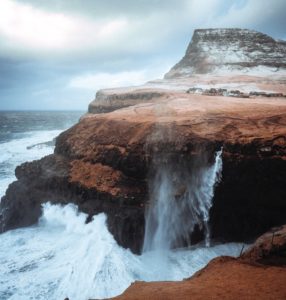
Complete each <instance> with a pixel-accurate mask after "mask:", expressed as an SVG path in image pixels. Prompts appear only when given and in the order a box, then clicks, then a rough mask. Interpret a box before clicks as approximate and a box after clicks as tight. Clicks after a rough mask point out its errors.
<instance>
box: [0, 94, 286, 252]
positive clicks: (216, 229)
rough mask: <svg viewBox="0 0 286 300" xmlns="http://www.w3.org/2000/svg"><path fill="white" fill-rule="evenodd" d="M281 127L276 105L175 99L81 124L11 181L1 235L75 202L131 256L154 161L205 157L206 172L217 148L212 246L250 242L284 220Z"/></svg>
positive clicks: (285, 121) (285, 166)
mask: <svg viewBox="0 0 286 300" xmlns="http://www.w3.org/2000/svg"><path fill="white" fill-rule="evenodd" d="M285 125H286V102H285V101H284V100H279V99H265V98H255V99H247V101H241V100H240V99H236V98H228V97H214V96H202V95H190V94H187V93H180V92H174V91H173V92H172V93H170V94H169V96H168V98H164V99H161V98H159V99H157V100H156V101H153V102H152V103H148V104H138V105H135V106H130V107H128V108H124V109H121V110H117V111H114V112H112V113H108V114H97V115H96V114H95V115H88V116H86V117H85V118H83V119H82V120H81V121H80V122H79V123H78V124H77V125H75V126H74V127H72V128H71V129H69V130H67V131H66V132H64V133H63V134H61V135H60V136H59V137H58V139H57V143H56V149H55V154H54V155H51V156H48V157H45V158H43V159H41V160H40V161H35V162H31V163H26V164H24V165H22V166H20V167H18V168H17V169H16V175H17V178H18V181H17V182H14V183H13V184H12V185H10V187H9V189H8V190H7V193H6V196H5V197H4V198H3V200H2V202H1V207H2V209H5V214H3V215H2V222H1V224H2V228H3V230H7V229H11V228H15V227H18V226H26V225H30V224H33V223H34V222H36V221H37V218H38V216H39V215H40V205H41V203H43V202H46V201H51V202H55V203H68V202H73V203H76V204H77V205H78V206H79V208H80V209H81V210H82V211H84V212H86V213H88V215H89V216H92V215H94V214H96V213H98V212H102V211H103V212H105V213H107V215H108V225H109V228H110V230H111V232H112V233H113V234H114V236H115V238H116V239H117V241H118V242H119V243H120V244H121V245H123V246H125V247H130V248H131V249H132V250H133V251H135V252H139V251H140V249H141V246H142V241H143V236H144V210H145V205H146V203H148V200H149V199H148V180H152V169H153V168H154V167H156V166H157V165H156V164H157V163H158V161H157V162H156V161H154V159H153V158H154V157H156V158H157V160H158V159H159V163H162V162H160V157H164V159H167V161H166V162H164V163H167V164H178V163H180V164H181V165H188V164H190V163H191V162H192V159H193V158H194V157H195V156H197V155H199V153H200V151H204V152H205V153H207V155H208V156H209V157H210V158H209V159H210V163H211V161H212V159H213V154H214V152H215V151H216V150H218V149H220V148H221V147H223V166H224V167H223V180H222V182H221V184H220V185H219V186H218V187H217V189H216V193H215V198H214V206H213V208H212V210H211V227H212V236H213V238H219V239H223V240H227V241H242V240H243V241H245V240H248V239H251V238H253V237H255V236H256V235H258V234H259V233H261V232H263V231H265V230H267V229H268V228H269V227H271V226H274V225H279V224H282V223H283V222H285V220H286V213H285V211H286V209H285V208H286V202H285V197H286V191H285V179H284V178H286V177H285V176H286V160H285V157H286V140H285V136H286V129H285V128H286V127H285ZM158 153H159V154H160V155H158ZM155 154H156V155H155ZM163 154H164V155H163ZM269 199H271V200H269ZM226 224H227V225H226Z"/></svg>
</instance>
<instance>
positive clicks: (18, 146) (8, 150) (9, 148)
mask: <svg viewBox="0 0 286 300" xmlns="http://www.w3.org/2000/svg"><path fill="white" fill-rule="evenodd" d="M61 132H62V131H61V130H49V131H31V132H27V133H24V134H23V133H22V134H21V135H20V137H18V138H15V139H13V140H10V141H8V142H4V143H0V164H2V166H3V167H2V172H5V174H0V175H1V176H0V199H1V197H2V196H3V195H4V194H5V191H6V189H7V187H8V185H9V184H10V183H11V182H12V181H14V180H16V178H15V175H14V170H15V168H16V167H17V166H18V165H20V164H22V163H24V162H26V161H32V160H34V159H39V158H41V157H43V156H45V155H48V154H51V153H52V152H53V149H54V147H52V146H50V145H46V144H42V143H45V142H50V141H52V140H53V139H54V138H55V137H56V136H58V135H59V134H60V133H61ZM34 145H35V146H34ZM31 146H34V147H32V148H30V147H31ZM27 147H28V148H30V149H28V148H27ZM0 171H1V170H0Z"/></svg>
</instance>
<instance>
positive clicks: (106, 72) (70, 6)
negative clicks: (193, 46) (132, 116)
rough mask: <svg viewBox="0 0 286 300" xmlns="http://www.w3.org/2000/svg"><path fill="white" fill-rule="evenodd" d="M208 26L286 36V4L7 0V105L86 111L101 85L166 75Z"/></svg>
mask: <svg viewBox="0 0 286 300" xmlns="http://www.w3.org/2000/svg"><path fill="white" fill-rule="evenodd" d="M208 27H242V28H249V29H255V30H258V31H262V32H264V33H267V34H269V35H272V36H273V37H275V38H282V39H283V38H284V39H285V38H286V32H285V28H286V1H285V0H272V1H264V0H229V1H225V0H148V1H144V0H138V1H134V0H121V1H118V0H106V1H101V0H85V1H84V2H83V1H81V0H70V1H66V0H50V1H46V0H1V1H0V70H1V74H2V76H1V77H0V109H14V108H17V109H31V108H34V109H49V108H50V109H65V107H66V105H67V103H69V108H74V109H85V108H86V107H87V103H88V102H89V101H90V100H91V99H92V97H93V96H94V94H95V92H96V90H97V89H98V88H104V87H112V86H113V85H125V84H126V85H132V84H139V83H141V82H142V81H146V80H148V79H153V78H155V77H162V76H163V74H164V73H165V72H167V71H168V69H169V68H170V67H171V65H173V64H175V63H176V62H177V61H178V60H179V59H180V58H181V57H182V55H183V54H184V51H185V49H186V47H187V44H188V42H189V41H190V39H191V35H192V31H193V30H194V29H195V28H208ZM19 95H21V97H19Z"/></svg>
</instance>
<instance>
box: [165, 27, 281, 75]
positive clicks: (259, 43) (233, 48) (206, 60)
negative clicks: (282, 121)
mask: <svg viewBox="0 0 286 300" xmlns="http://www.w3.org/2000/svg"><path fill="white" fill-rule="evenodd" d="M232 71H233V72H235V73H252V74H256V75H258V74H261V73H277V72H278V73H281V72H282V73H286V42H285V41H276V40H274V39H273V38H271V37H270V36H268V35H266V34H263V33H259V32H257V31H253V30H247V29H233V28H232V29H197V30H195V31H194V35H193V38H192V40H191V43H190V44H189V47H188V49H187V51H186V54H185V56H184V57H183V58H182V60H181V61H180V62H179V63H177V64H176V65H175V66H174V67H173V68H172V69H171V70H170V71H169V72H168V73H167V74H166V75H165V78H174V77H185V76H190V75H192V74H205V73H224V72H226V73H229V72H232Z"/></svg>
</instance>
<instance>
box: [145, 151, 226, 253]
mask: <svg viewBox="0 0 286 300" xmlns="http://www.w3.org/2000/svg"><path fill="white" fill-rule="evenodd" d="M221 154H222V150H220V151H218V152H216V154H215V159H214V163H213V164H212V165H209V163H208V161H207V159H206V157H205V155H204V153H201V154H200V155H199V156H198V157H195V158H193V160H195V161H192V163H191V164H190V165H188V162H185V163H184V162H183V163H179V162H176V163H172V162H170V161H168V160H160V162H159V163H157V165H156V173H155V176H154V179H153V180H151V184H150V195H151V196H150V197H151V203H150V205H149V207H148V211H147V213H146V214H147V217H146V230H145V240H144V247H143V251H144V252H145V251H150V250H159V249H160V250H168V249H171V248H173V247H180V246H183V245H186V244H187V245H190V244H191V241H190V236H191V234H192V232H193V231H194V228H195V226H198V227H199V229H200V230H203V231H204V235H205V244H206V246H209V244H210V228H209V224H208V221H209V210H210V208H211V206H212V199H213V195H214V187H215V184H216V183H217V182H218V181H219V180H220V175H221V170H222V159H221Z"/></svg>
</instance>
